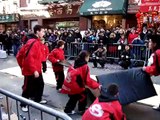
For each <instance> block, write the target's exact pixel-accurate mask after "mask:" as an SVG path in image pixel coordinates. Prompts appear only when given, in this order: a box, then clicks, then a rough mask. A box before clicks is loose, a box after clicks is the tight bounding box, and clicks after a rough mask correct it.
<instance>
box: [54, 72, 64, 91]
mask: <svg viewBox="0 0 160 120" xmlns="http://www.w3.org/2000/svg"><path fill="white" fill-rule="evenodd" d="M55 77H56V81H57V87H56V89H57V90H58V89H60V88H62V85H63V82H64V72H63V71H61V72H55Z"/></svg>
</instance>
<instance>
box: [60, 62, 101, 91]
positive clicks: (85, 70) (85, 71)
mask: <svg viewBox="0 0 160 120" xmlns="http://www.w3.org/2000/svg"><path fill="white" fill-rule="evenodd" d="M76 70H78V71H79V72H78V73H80V76H81V78H82V80H83V82H82V83H85V86H88V87H90V88H92V89H96V88H98V87H99V84H98V83H97V82H96V81H95V80H93V79H92V78H91V77H90V70H89V67H88V65H87V64H85V65H83V66H81V67H78V68H76ZM66 79H67V78H66ZM74 82H76V81H74ZM85 86H84V87H77V86H74V83H72V84H71V83H70V82H65V81H64V84H63V86H62V91H61V93H64V94H80V93H82V92H83V91H84V90H85ZM68 87H70V88H68Z"/></svg>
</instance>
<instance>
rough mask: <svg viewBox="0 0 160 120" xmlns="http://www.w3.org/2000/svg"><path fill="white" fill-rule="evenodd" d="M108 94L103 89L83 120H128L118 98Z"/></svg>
mask: <svg viewBox="0 0 160 120" xmlns="http://www.w3.org/2000/svg"><path fill="white" fill-rule="evenodd" d="M106 93H107V91H106V90H103V88H102V90H101V95H100V96H99V98H97V99H96V100H95V101H94V103H93V104H92V105H91V106H90V107H89V108H88V109H87V111H86V112H85V113H84V114H83V116H82V120H126V117H125V115H124V113H123V111H122V107H121V105H120V103H119V101H118V98H117V97H114V96H111V95H109V94H106Z"/></svg>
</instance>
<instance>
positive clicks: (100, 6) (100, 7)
mask: <svg viewBox="0 0 160 120" xmlns="http://www.w3.org/2000/svg"><path fill="white" fill-rule="evenodd" d="M111 4H112V3H111V2H110V1H109V0H108V1H98V2H95V3H93V4H92V8H89V9H87V11H88V12H90V14H91V15H94V14H107V13H108V12H107V11H110V10H112V8H111V7H108V6H110V5H111Z"/></svg>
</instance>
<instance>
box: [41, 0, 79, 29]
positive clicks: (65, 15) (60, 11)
mask: <svg viewBox="0 0 160 120" xmlns="http://www.w3.org/2000/svg"><path fill="white" fill-rule="evenodd" d="M81 4H82V3H81V2H79V3H70V4H55V3H52V4H49V7H48V12H49V15H50V18H43V20H42V23H43V25H44V26H45V27H47V28H48V27H49V28H53V29H60V28H64V29H68V28H71V29H74V28H79V21H80V19H79V8H80V6H81Z"/></svg>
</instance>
